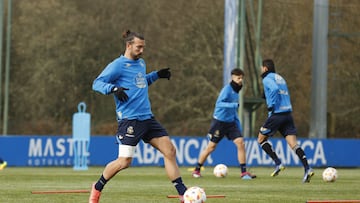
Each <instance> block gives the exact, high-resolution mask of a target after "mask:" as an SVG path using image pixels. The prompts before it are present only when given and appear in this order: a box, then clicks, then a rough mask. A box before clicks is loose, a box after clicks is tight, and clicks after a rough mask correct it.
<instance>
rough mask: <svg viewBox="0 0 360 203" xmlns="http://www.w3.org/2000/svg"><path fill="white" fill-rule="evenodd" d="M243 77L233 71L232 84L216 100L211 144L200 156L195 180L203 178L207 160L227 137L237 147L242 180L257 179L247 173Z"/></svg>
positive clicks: (211, 127)
mask: <svg viewBox="0 0 360 203" xmlns="http://www.w3.org/2000/svg"><path fill="white" fill-rule="evenodd" d="M243 77H244V72H243V71H242V70H241V69H239V68H235V69H233V70H232V71H231V82H230V83H229V84H227V85H225V86H224V87H223V88H222V90H221V92H220V94H219V96H218V98H217V100H216V104H215V110H214V113H213V119H212V122H211V125H210V130H209V132H208V137H209V143H208V145H207V147H206V148H205V149H204V150H203V151H202V152H201V153H200V155H199V158H198V163H197V165H196V167H195V169H194V171H193V172H192V176H193V177H194V178H199V177H201V173H200V169H201V167H202V166H203V164H204V162H205V161H206V158H207V157H208V156H209V155H210V154H211V153H212V152H213V151H214V150H215V149H216V146H217V144H218V143H219V142H220V141H221V140H222V139H223V138H224V137H225V136H226V137H227V139H229V140H232V141H233V142H234V144H235V145H236V148H237V157H238V161H239V163H240V168H241V178H242V179H252V178H255V177H256V176H255V175H252V174H251V173H249V172H247V171H246V155H245V144H244V139H243V136H242V134H241V130H242V128H241V124H240V120H239V118H238V108H239V92H240V90H241V88H242V81H243Z"/></svg>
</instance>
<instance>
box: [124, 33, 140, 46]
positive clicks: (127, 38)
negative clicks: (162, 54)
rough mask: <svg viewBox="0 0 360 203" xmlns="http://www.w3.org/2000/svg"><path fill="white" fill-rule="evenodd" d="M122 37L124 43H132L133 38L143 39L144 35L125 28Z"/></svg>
mask: <svg viewBox="0 0 360 203" xmlns="http://www.w3.org/2000/svg"><path fill="white" fill-rule="evenodd" d="M122 37H123V38H124V43H125V45H126V43H128V42H129V43H132V42H133V40H134V38H135V37H136V38H139V39H141V40H144V39H145V38H144V36H143V35H142V34H140V33H138V32H131V31H130V30H126V31H124V32H123V34H122Z"/></svg>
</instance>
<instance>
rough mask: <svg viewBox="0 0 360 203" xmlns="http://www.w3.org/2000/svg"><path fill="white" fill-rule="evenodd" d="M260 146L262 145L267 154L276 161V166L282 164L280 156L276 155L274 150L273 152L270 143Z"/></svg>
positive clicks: (263, 143) (266, 142)
mask: <svg viewBox="0 0 360 203" xmlns="http://www.w3.org/2000/svg"><path fill="white" fill-rule="evenodd" d="M260 145H261V148H262V149H263V150H264V151H265V152H266V154H268V155H269V156H270V157H271V158H272V160H274V161H275V164H276V165H279V164H281V161H280V159H279V158H278V156H277V155H276V153H275V152H274V150H272V147H271V145H270V143H269V142H268V141H264V142H262V143H261V144H260Z"/></svg>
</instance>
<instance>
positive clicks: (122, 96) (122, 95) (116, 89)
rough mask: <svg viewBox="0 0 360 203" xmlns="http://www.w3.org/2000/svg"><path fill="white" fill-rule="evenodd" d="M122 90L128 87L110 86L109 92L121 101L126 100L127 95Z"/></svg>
mask: <svg viewBox="0 0 360 203" xmlns="http://www.w3.org/2000/svg"><path fill="white" fill-rule="evenodd" d="M124 90H129V89H128V88H125V87H114V88H112V90H111V92H112V93H114V94H115V96H116V97H117V98H118V99H119V100H120V101H122V102H126V101H127V100H128V99H129V97H128V96H127V94H126V93H125V92H124Z"/></svg>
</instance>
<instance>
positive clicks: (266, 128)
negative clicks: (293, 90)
mask: <svg viewBox="0 0 360 203" xmlns="http://www.w3.org/2000/svg"><path fill="white" fill-rule="evenodd" d="M261 77H262V78H263V80H262V82H263V86H264V93H265V99H266V105H267V109H268V118H267V119H266V121H265V123H264V124H263V125H262V127H261V128H260V132H259V135H258V143H259V144H260V145H261V148H262V149H263V150H264V151H265V152H266V153H267V154H268V155H269V156H270V157H271V158H272V159H273V160H274V162H275V164H276V168H275V170H274V172H273V173H271V176H273V177H274V176H277V175H278V174H279V172H280V171H282V170H284V169H285V166H284V165H283V164H282V163H281V160H280V159H279V158H278V156H277V155H276V153H275V152H274V150H273V149H272V146H271V144H270V143H269V142H268V139H269V137H272V136H273V135H274V134H275V133H276V132H277V131H279V132H280V133H281V135H282V136H283V137H284V138H285V140H286V142H287V143H288V145H289V146H290V147H291V149H292V150H294V152H295V153H296V154H297V156H298V157H299V159H300V160H301V163H302V164H303V166H304V169H305V174H304V178H303V180H302V181H303V183H307V182H310V179H311V177H312V176H313V175H314V174H315V173H314V171H313V169H312V168H310V166H309V164H308V161H307V159H306V156H305V152H304V150H303V149H301V147H300V146H299V145H298V144H297V140H296V133H297V132H296V127H295V124H294V120H293V116H292V113H291V112H292V106H291V102H290V94H289V90H288V87H287V85H286V81H285V80H284V78H283V77H281V76H280V75H279V74H277V73H276V72H275V64H274V62H273V60H271V59H266V60H263V62H262V74H261Z"/></svg>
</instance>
